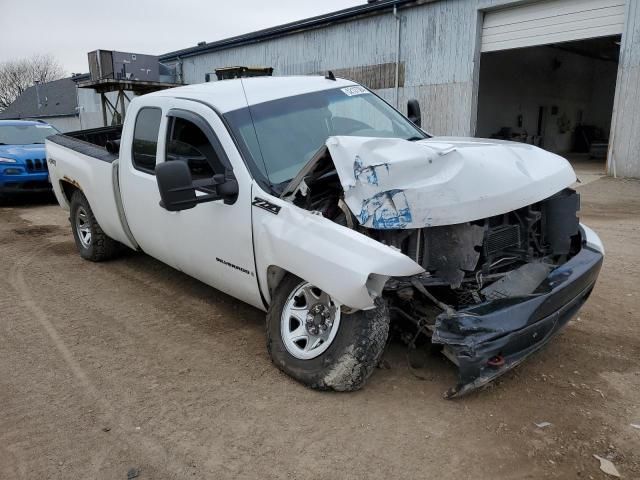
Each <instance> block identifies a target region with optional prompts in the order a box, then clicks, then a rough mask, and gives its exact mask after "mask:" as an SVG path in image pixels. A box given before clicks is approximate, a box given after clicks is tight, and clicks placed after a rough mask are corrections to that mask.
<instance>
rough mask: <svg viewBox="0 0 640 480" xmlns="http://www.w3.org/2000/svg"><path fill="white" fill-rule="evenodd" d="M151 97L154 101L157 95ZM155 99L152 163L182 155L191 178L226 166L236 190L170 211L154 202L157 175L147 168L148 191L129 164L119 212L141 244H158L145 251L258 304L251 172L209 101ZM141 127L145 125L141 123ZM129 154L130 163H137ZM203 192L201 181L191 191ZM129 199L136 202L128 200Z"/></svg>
mask: <svg viewBox="0 0 640 480" xmlns="http://www.w3.org/2000/svg"><path fill="white" fill-rule="evenodd" d="M155 100H156V102H157V101H158V100H159V98H156V99H155ZM161 100H162V121H161V125H160V129H159V136H158V142H157V148H156V163H157V164H159V163H161V162H165V161H167V162H173V161H181V162H185V163H187V165H188V166H189V169H190V171H191V175H192V177H193V179H194V182H200V183H206V181H207V180H208V179H211V178H212V177H213V175H215V174H219V173H224V170H225V168H227V169H228V168H231V169H232V171H233V175H234V176H235V178H236V181H237V182H238V190H239V193H238V198H237V199H236V201H235V202H233V203H232V204H225V203H224V201H223V200H217V201H212V202H207V203H202V204H199V205H197V206H195V207H194V208H192V209H189V210H183V211H180V212H168V211H166V210H165V209H164V208H162V207H161V206H160V194H159V191H158V187H157V184H156V182H155V177H154V176H152V175H150V176H151V177H152V180H153V188H152V189H151V190H152V191H150V190H149V188H148V186H147V185H142V183H143V182H144V181H146V180H147V178H140V175H136V174H135V172H132V173H133V174H134V175H135V176H134V177H132V178H133V179H134V181H132V182H130V183H131V184H130V185H128V186H123V188H122V192H123V203H124V205H125V212H126V213H127V218H128V219H129V223H130V224H133V225H131V229H132V232H133V234H134V236H135V238H136V239H137V240H138V242H139V244H140V246H141V247H142V249H143V250H145V251H147V247H151V248H152V249H153V251H154V252H156V253H152V251H148V253H150V254H151V255H153V256H156V257H157V258H158V259H160V260H162V261H165V262H166V263H169V264H170V265H172V266H174V267H176V268H179V269H180V270H182V271H184V272H185V273H187V274H189V275H191V276H193V277H195V278H197V279H199V280H201V281H203V282H205V283H207V284H209V285H211V286H213V287H215V288H217V289H219V290H221V291H223V292H225V293H228V294H229V295H232V296H234V297H236V298H238V299H240V300H243V301H245V302H247V303H249V304H252V305H254V306H256V307H258V308H264V307H263V303H262V300H261V296H260V291H259V288H258V282H257V278H256V274H255V263H254V255H253V238H252V227H251V177H250V175H249V173H248V171H247V169H246V167H245V165H244V163H243V161H242V158H241V157H240V154H239V153H238V151H237V149H236V146H235V144H234V142H233V140H232V138H231V136H230V135H229V133H228V131H227V129H226V127H225V126H224V124H223V123H222V121H221V119H220V118H219V117H218V115H217V113H216V112H215V111H214V110H213V109H212V108H210V107H208V106H206V105H203V104H201V103H199V102H195V101H190V100H182V99H175V98H162V99H161ZM136 123H137V122H136ZM135 128H136V129H137V128H138V126H137V125H136V127H135ZM139 128H141V132H142V131H144V127H142V126H139ZM135 136H136V134H135V132H134V138H135ZM134 153H135V142H134ZM134 157H135V155H134ZM134 157H132V163H131V169H132V170H136V167H135V164H134V163H133V160H135V158H134ZM123 183H127V182H123ZM133 183H136V184H140V187H141V188H140V191H141V192H144V198H141V195H140V194H139V193H137V189H136V187H135V185H133ZM207 193H210V192H208V191H207V189H206V187H203V188H202V189H200V190H198V191H196V195H206V194H207ZM131 202H137V203H138V205H137V206H133V205H131ZM128 203H129V204H130V205H129V208H127V204H128ZM130 210H135V211H136V214H135V215H136V217H137V218H136V219H132V218H130V217H129V211H130ZM136 223H138V224H144V225H145V227H146V228H140V227H139V226H138V228H135V227H136ZM139 236H140V238H139Z"/></svg>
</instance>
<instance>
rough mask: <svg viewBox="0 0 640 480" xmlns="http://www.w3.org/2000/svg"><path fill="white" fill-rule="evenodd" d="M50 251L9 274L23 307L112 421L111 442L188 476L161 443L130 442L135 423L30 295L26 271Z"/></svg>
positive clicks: (26, 260)
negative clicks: (98, 385) (113, 401)
mask: <svg viewBox="0 0 640 480" xmlns="http://www.w3.org/2000/svg"><path fill="white" fill-rule="evenodd" d="M47 248H49V245H43V246H41V247H39V248H36V249H33V250H31V253H29V254H25V255H23V256H22V257H21V258H20V259H19V260H18V261H16V262H14V264H13V266H12V267H11V269H10V271H9V280H10V283H11V284H12V285H13V288H14V290H15V291H16V293H17V294H18V296H19V297H20V300H21V302H22V304H23V305H24V307H25V308H26V309H28V310H29V312H30V313H31V314H32V315H33V318H34V319H35V320H36V321H37V323H38V324H39V325H40V327H41V328H42V329H43V330H44V331H45V332H46V334H47V336H48V337H49V339H50V341H51V344H52V345H53V346H54V347H55V349H56V350H57V351H58V353H59V354H60V356H61V357H62V359H63V360H64V362H65V364H66V365H67V367H68V368H69V370H70V371H71V372H72V374H73V376H74V377H75V378H76V380H77V381H78V383H79V384H80V385H81V387H82V389H83V390H84V393H85V394H86V395H87V396H88V397H89V398H90V399H91V400H92V401H93V402H94V403H95V404H96V405H97V406H98V407H99V408H100V409H101V411H102V416H103V417H104V418H105V419H107V420H109V422H108V423H109V424H110V425H113V427H112V430H115V432H114V436H115V437H116V438H114V439H113V440H112V441H115V440H117V441H118V442H119V443H121V444H126V445H127V446H128V447H129V448H130V449H132V450H134V451H139V452H141V453H142V454H143V455H141V457H143V458H144V461H145V462H151V463H152V464H153V465H154V467H155V468H158V469H160V470H162V471H164V472H165V473H170V474H171V475H172V477H173V478H182V477H183V476H186V474H187V472H186V471H185V469H183V468H179V467H178V466H179V465H185V462H184V461H183V460H182V459H179V458H177V457H176V456H175V455H174V454H172V453H171V452H169V451H167V449H166V448H164V447H163V446H162V445H161V444H160V443H159V442H157V441H154V440H152V439H149V438H146V437H144V436H143V435H141V434H138V435H137V436H136V441H135V443H134V442H133V441H131V440H130V438H129V436H130V432H132V431H134V428H135V427H134V425H133V423H132V422H131V421H129V420H128V419H126V418H125V417H124V416H123V415H122V414H120V413H118V412H117V409H116V408H114V407H113V405H111V404H110V403H109V402H108V401H107V400H106V399H105V397H104V395H102V394H101V393H100V391H99V390H98V389H97V388H96V387H95V385H94V384H93V382H92V381H91V380H90V378H89V376H88V375H87V373H86V372H85V370H84V369H83V368H82V366H81V365H80V363H79V362H78V361H77V360H76V359H75V358H74V357H73V354H72V353H71V351H70V350H69V348H68V347H67V345H66V344H65V342H64V340H63V339H62V337H61V335H60V334H59V333H58V331H57V329H56V328H55V326H54V324H53V323H52V322H51V320H50V319H49V316H48V315H47V313H46V312H45V311H44V310H43V309H42V308H40V306H38V304H37V302H36V301H35V299H34V297H33V295H32V293H31V289H30V288H29V287H28V285H27V283H26V281H25V278H24V271H25V269H27V267H28V266H29V265H30V264H31V263H32V262H33V260H34V259H35V258H36V257H37V256H38V255H39V254H41V253H42V252H43V251H44V250H46V249H47ZM114 427H115V428H114ZM113 448H115V446H112V447H111V448H109V449H108V450H112V449H113ZM183 455H184V454H183ZM99 457H100V458H101V459H102V461H104V459H105V458H107V457H108V451H107V452H103V454H102V455H100V456H99ZM100 467H101V464H100V463H99V464H94V465H93V468H92V470H93V472H92V473H93V475H89V477H88V478H98V474H99V472H100ZM25 478H26V477H25Z"/></svg>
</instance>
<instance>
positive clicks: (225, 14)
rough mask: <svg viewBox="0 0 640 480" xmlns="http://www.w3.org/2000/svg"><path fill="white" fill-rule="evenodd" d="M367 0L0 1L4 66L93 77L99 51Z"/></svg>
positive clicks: (214, 34) (227, 33) (162, 44)
mask: <svg viewBox="0 0 640 480" xmlns="http://www.w3.org/2000/svg"><path fill="white" fill-rule="evenodd" d="M365 2H366V0H275V1H265V0H231V1H229V0H224V1H223V0H178V1H175V0H174V1H169V0H109V1H97V0H0V12H1V13H0V62H3V61H6V60H11V59H14V58H20V57H26V56H30V55H33V54H37V53H40V54H45V53H50V54H52V55H53V56H54V57H56V58H57V59H58V60H59V61H60V63H61V64H62V66H63V67H64V68H65V70H66V71H67V73H69V74H70V73H72V72H73V73H83V72H88V71H89V67H88V64H87V52H89V51H91V50H96V49H99V48H102V49H105V50H119V51H124V52H134V53H148V54H153V55H158V54H162V53H167V52H170V51H173V50H179V49H182V48H187V47H190V46H195V45H196V44H197V43H198V42H200V41H206V42H211V41H214V40H220V39H222V38H227V37H231V36H234V35H239V34H242V33H248V32H252V31H254V30H259V29H262V28H267V27H272V26H275V25H279V24H281V23H287V22H291V21H294V20H300V19H303V18H307V17H311V16H314V15H319V14H321V13H327V12H332V11H335V10H340V9H342V8H347V7H352V6H354V5H359V4H363V3H365Z"/></svg>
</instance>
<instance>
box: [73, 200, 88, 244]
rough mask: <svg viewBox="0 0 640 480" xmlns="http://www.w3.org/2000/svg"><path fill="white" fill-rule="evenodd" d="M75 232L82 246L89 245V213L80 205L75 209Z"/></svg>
mask: <svg viewBox="0 0 640 480" xmlns="http://www.w3.org/2000/svg"><path fill="white" fill-rule="evenodd" d="M76 232H77V233H78V240H80V244H81V245H82V246H83V247H84V248H89V247H90V246H91V222H90V221H89V214H88V213H87V211H86V210H85V208H84V207H82V206H81V207H78V209H77V210H76Z"/></svg>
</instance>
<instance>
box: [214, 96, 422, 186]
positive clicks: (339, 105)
mask: <svg viewBox="0 0 640 480" xmlns="http://www.w3.org/2000/svg"><path fill="white" fill-rule="evenodd" d="M225 117H226V118H227V120H228V122H229V123H230V125H231V128H232V130H233V131H234V134H235V136H236V137H237V138H238V139H239V140H240V141H241V143H244V145H241V147H242V148H243V150H244V151H245V153H247V154H248V155H249V156H250V157H251V160H253V162H254V163H255V164H256V167H257V168H258V169H259V170H260V172H261V173H262V174H263V175H264V176H266V177H267V178H268V180H269V182H270V183H271V184H272V185H277V184H279V183H283V182H286V181H288V180H291V179H292V178H293V177H295V176H296V174H297V173H298V172H299V171H300V169H301V168H302V167H303V166H304V165H305V164H306V163H307V162H308V161H309V160H310V159H311V157H313V155H314V154H315V153H316V152H317V151H318V149H320V147H321V146H322V145H324V144H325V142H326V141H327V138H329V137H332V136H337V135H343V136H358V137H391V138H403V139H405V140H417V139H422V138H426V137H427V135H426V134H425V133H424V132H423V131H422V130H420V129H419V128H417V127H416V126H415V125H414V124H413V123H411V122H410V121H409V120H407V119H406V118H405V117H403V116H402V115H401V114H400V113H398V112H397V111H396V110H394V109H393V108H392V107H390V106H389V105H388V104H387V103H385V102H384V101H383V100H382V99H380V98H379V97H377V96H376V95H374V94H372V93H371V92H369V91H368V90H367V89H366V88H364V87H361V86H352V87H346V88H336V89H333V90H324V91H321V92H313V93H307V94H304V95H298V96H295V97H287V98H283V99H279V100H274V101H271V102H265V103H261V104H257V105H252V106H251V107H250V108H249V109H246V108H245V109H242V110H237V111H235V112H230V113H227V114H226V115H225Z"/></svg>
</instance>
